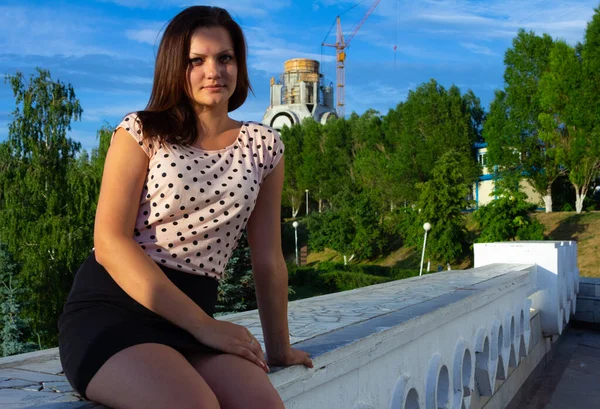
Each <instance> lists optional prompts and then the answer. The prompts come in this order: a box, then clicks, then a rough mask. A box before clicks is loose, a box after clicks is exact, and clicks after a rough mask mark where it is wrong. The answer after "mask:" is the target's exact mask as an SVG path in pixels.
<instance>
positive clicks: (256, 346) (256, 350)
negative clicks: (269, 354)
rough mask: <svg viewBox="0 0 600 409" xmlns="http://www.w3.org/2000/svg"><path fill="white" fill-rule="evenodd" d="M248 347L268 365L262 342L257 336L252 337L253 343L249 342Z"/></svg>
mask: <svg viewBox="0 0 600 409" xmlns="http://www.w3.org/2000/svg"><path fill="white" fill-rule="evenodd" d="M247 345H248V346H247V348H249V349H250V350H251V351H252V353H254V354H255V355H256V356H257V357H259V358H260V360H261V361H263V362H264V363H265V365H266V363H267V361H266V360H265V354H264V352H263V350H262V347H261V346H260V342H258V341H257V340H256V339H255V338H253V339H252V343H249V344H247Z"/></svg>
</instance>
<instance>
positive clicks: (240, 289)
mask: <svg viewBox="0 0 600 409" xmlns="http://www.w3.org/2000/svg"><path fill="white" fill-rule="evenodd" d="M256 308H257V304H256V290H255V286H254V278H253V277H252V262H251V258H250V248H249V246H248V238H247V233H246V231H245V230H244V231H243V232H242V235H241V236H240V239H239V241H238V244H237V247H236V248H235V250H233V253H232V254H231V258H230V259H229V262H228V263H227V267H226V268H225V274H224V278H223V280H221V282H220V283H219V294H218V301H217V306H216V309H215V311H216V312H217V313H219V314H224V313H232V312H241V311H247V310H253V309H256Z"/></svg>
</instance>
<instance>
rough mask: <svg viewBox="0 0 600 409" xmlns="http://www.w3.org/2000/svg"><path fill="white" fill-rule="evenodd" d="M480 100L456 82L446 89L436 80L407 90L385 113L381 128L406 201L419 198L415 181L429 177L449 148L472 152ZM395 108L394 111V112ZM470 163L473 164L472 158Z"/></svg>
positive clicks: (478, 131)
mask: <svg viewBox="0 0 600 409" xmlns="http://www.w3.org/2000/svg"><path fill="white" fill-rule="evenodd" d="M477 107H479V101H478V100H477V98H475V97H474V95H473V94H472V93H467V94H465V95H464V96H463V95H461V93H460V90H459V89H458V87H456V86H452V87H450V88H449V89H448V90H446V89H445V88H444V87H442V86H441V85H439V84H438V83H437V82H436V81H435V80H431V81H429V82H427V83H424V84H422V85H420V86H419V87H418V88H417V89H416V90H414V91H410V92H409V94H408V97H407V99H406V101H405V102H403V103H400V104H399V105H398V106H397V107H396V109H395V110H392V111H390V113H388V115H387V116H388V118H386V119H385V120H384V121H383V124H382V128H383V130H384V132H385V133H386V134H387V135H386V136H385V139H386V140H387V141H389V142H390V143H391V144H392V145H393V146H394V151H395V154H396V157H395V160H394V162H396V163H397V164H398V165H399V166H401V167H400V168H399V169H398V170H397V172H398V174H397V175H396V177H397V182H396V183H397V185H398V191H399V192H401V196H402V197H403V198H404V199H405V200H407V201H408V202H409V203H415V202H416V201H417V200H418V197H419V196H418V191H416V189H415V188H414V186H415V184H416V183H423V182H426V181H427V180H429V179H430V178H431V175H432V172H433V168H434V166H435V163H436V162H437V160H438V159H439V158H440V157H441V156H442V155H443V154H444V153H445V152H447V151H448V150H455V151H457V152H461V153H464V154H470V153H471V152H472V147H473V144H474V143H475V142H476V141H477V140H478V139H480V130H479V129H478V127H479V125H478V124H479V122H480V121H481V120H482V118H481V115H482V113H481V111H480V108H477ZM393 111H396V112H393ZM472 167H476V163H475V161H474V160H473V164H472Z"/></svg>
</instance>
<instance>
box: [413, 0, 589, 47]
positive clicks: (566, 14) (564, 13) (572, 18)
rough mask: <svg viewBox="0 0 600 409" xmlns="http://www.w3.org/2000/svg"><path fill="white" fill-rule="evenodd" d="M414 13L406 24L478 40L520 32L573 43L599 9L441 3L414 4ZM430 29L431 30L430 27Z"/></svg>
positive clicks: (576, 4) (464, 0)
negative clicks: (434, 27)
mask: <svg viewBox="0 0 600 409" xmlns="http://www.w3.org/2000/svg"><path fill="white" fill-rule="evenodd" d="M414 4H415V9H414V10H413V11H414V13H411V14H404V15H403V18H402V19H403V20H405V21H410V20H413V21H415V20H416V21H419V20H420V21H426V22H432V23H435V24H437V25H445V26H444V27H442V28H441V30H444V29H455V30H456V29H459V31H460V33H462V34H463V35H465V36H468V35H470V36H473V35H476V36H477V38H480V39H481V38H496V37H509V38H510V37H514V36H515V35H516V32H517V30H518V29H519V28H524V29H526V30H533V31H535V32H536V34H542V33H548V34H550V35H551V36H553V37H560V38H564V39H565V40H566V41H568V42H571V43H574V42H576V41H580V40H581V39H582V37H583V32H584V30H585V27H586V24H587V21H589V20H590V18H591V16H592V14H593V13H594V10H593V8H594V7H595V6H597V2H596V1H595V0H584V1H572V0H554V1H547V0H528V1H522V0H505V1H500V0H496V1H486V2H479V1H473V0H447V1H446V0H441V1H432V0H429V1H425V2H420V3H414ZM427 29H430V27H427V28H426V30H427Z"/></svg>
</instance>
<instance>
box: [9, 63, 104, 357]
mask: <svg viewBox="0 0 600 409" xmlns="http://www.w3.org/2000/svg"><path fill="white" fill-rule="evenodd" d="M6 80H7V82H9V83H10V85H11V88H12V91H13V93H14V96H15V100H16V108H15V110H14V111H13V113H12V116H13V120H12V122H11V123H10V124H9V133H8V141H6V142H5V143H4V146H3V147H2V148H1V149H0V152H1V153H0V154H1V155H2V156H3V160H6V162H4V163H7V165H6V166H4V167H2V168H0V239H1V240H2V242H4V243H6V244H7V247H8V251H9V252H10V253H11V254H12V255H13V256H14V257H15V260H16V262H17V263H18V265H19V266H20V267H21V271H20V272H19V282H20V285H21V286H22V288H23V289H24V290H25V291H24V293H23V294H22V298H21V300H27V303H24V304H23V314H24V317H25V318H26V319H28V320H29V321H30V323H31V331H32V333H33V334H35V336H36V337H37V336H40V337H41V340H42V344H43V345H45V346H54V345H55V344H56V332H57V330H56V321H57V318H58V315H59V314H60V312H61V311H62V307H63V304H64V302H65V299H66V296H67V294H68V291H69V288H70V287H71V284H72V280H73V271H74V269H75V268H76V266H78V265H79V264H80V263H81V261H82V259H83V258H84V257H85V255H83V254H81V252H80V249H81V248H82V247H86V248H87V249H88V251H89V250H90V249H91V247H92V237H91V236H90V237H89V238H88V239H87V242H86V241H85V237H84V236H83V235H82V234H80V233H81V225H80V224H78V218H77V217H73V215H72V214H71V213H70V212H71V211H72V210H73V208H74V207H79V208H80V209H82V208H84V207H89V202H85V201H79V202H78V203H72V202H71V200H72V199H73V194H72V191H78V189H79V187H80V186H81V185H80V184H79V180H78V179H77V178H78V177H79V175H78V174H77V172H74V171H73V166H75V165H74V161H75V156H76V153H77V152H78V151H79V150H80V148H81V145H80V144H79V143H77V142H74V141H73V140H71V139H70V138H68V137H67V131H68V130H70V124H71V121H72V120H79V119H80V118H81V114H82V108H81V105H80V104H79V101H78V100H77V98H76V97H75V91H74V89H73V87H72V86H71V85H70V84H64V83H62V82H61V81H55V80H53V79H52V78H51V76H50V73H49V72H48V71H46V70H42V69H38V70H37V74H36V75H32V76H31V77H30V79H29V81H26V79H25V78H24V76H23V74H21V73H20V72H17V73H16V74H15V75H8V76H7V77H6ZM0 166H1V165H0ZM69 177H71V184H69V183H68V180H69ZM80 217H82V216H81V215H80ZM87 223H88V224H91V223H93V219H91V220H88V221H87Z"/></svg>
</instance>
